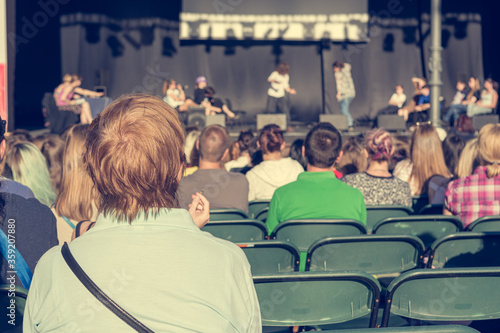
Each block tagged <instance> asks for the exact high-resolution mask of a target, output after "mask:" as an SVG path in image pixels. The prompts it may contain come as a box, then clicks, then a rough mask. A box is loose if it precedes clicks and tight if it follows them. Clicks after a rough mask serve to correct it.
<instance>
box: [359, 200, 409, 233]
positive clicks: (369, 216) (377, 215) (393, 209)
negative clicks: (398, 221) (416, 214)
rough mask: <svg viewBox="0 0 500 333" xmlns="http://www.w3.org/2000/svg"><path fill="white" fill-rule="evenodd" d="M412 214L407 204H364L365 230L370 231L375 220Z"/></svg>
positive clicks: (375, 222)
mask: <svg viewBox="0 0 500 333" xmlns="http://www.w3.org/2000/svg"><path fill="white" fill-rule="evenodd" d="M411 214H413V210H412V209H411V208H410V207H407V206H400V205H380V206H366V230H367V231H368V233H371V231H372V229H373V227H374V226H375V224H377V222H379V221H382V220H385V219H386V218H389V217H404V216H408V215H411Z"/></svg>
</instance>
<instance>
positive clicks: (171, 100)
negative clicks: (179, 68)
mask: <svg viewBox="0 0 500 333" xmlns="http://www.w3.org/2000/svg"><path fill="white" fill-rule="evenodd" d="M163 95H165V97H163V101H164V102H165V103H167V104H168V105H170V106H171V107H173V108H174V109H175V110H176V111H177V112H178V114H179V117H180V119H181V121H182V122H183V123H186V122H187V112H189V108H190V107H191V106H198V104H196V103H195V102H194V101H193V100H192V99H190V98H186V93H185V92H184V89H183V88H182V85H180V84H177V83H176V82H175V80H173V79H170V80H166V81H165V82H164V83H163Z"/></svg>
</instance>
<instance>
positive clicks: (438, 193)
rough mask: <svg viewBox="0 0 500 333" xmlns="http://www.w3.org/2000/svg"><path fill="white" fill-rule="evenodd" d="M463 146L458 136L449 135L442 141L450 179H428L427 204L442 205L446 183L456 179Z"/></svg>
mask: <svg viewBox="0 0 500 333" xmlns="http://www.w3.org/2000/svg"><path fill="white" fill-rule="evenodd" d="M464 146H465V142H464V140H462V137H460V136H459V135H456V134H450V135H448V136H447V137H446V139H444V141H443V144H442V147H443V156H444V161H445V163H446V166H447V167H448V171H449V172H450V174H451V175H452V178H449V177H443V176H441V175H435V176H432V177H431V178H429V181H428V188H427V195H428V196H429V204H433V205H436V204H443V203H444V192H445V190H446V187H447V186H448V183H449V182H450V181H451V180H452V179H454V178H457V164H458V159H459V157H460V154H461V153H462V149H463V148H464Z"/></svg>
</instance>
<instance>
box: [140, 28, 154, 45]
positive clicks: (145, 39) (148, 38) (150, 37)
mask: <svg viewBox="0 0 500 333" xmlns="http://www.w3.org/2000/svg"><path fill="white" fill-rule="evenodd" d="M154 28H155V27H154V26H151V27H141V28H139V32H140V33H141V44H142V45H144V46H149V45H153V42H154V40H155V31H154Z"/></svg>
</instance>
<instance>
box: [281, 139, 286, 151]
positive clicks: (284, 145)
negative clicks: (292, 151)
mask: <svg viewBox="0 0 500 333" xmlns="http://www.w3.org/2000/svg"><path fill="white" fill-rule="evenodd" d="M285 147H286V142H285V141H283V142H282V143H281V147H280V150H283V149H285Z"/></svg>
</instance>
